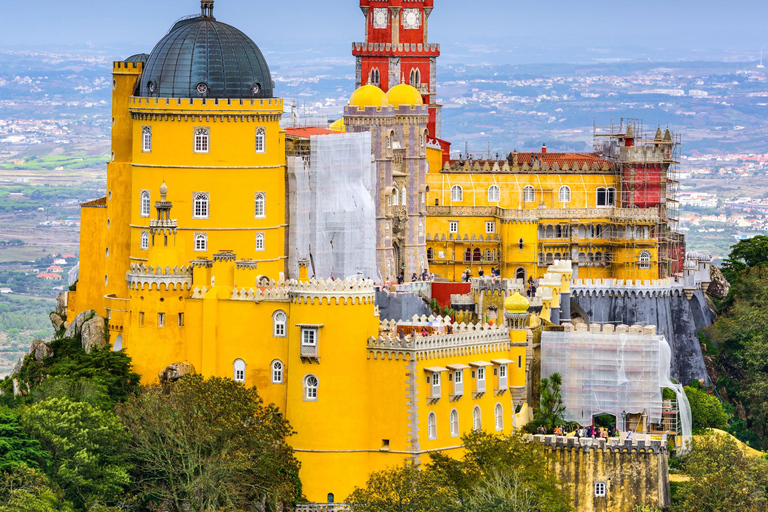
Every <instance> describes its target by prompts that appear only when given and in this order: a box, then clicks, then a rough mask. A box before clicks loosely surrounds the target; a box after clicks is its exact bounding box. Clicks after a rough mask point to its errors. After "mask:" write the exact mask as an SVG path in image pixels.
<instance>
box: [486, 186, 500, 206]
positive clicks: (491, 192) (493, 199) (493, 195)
mask: <svg viewBox="0 0 768 512" xmlns="http://www.w3.org/2000/svg"><path fill="white" fill-rule="evenodd" d="M500 200H501V189H499V187H497V186H496V185H491V186H490V187H488V202H489V203H498V202H499V201H500Z"/></svg>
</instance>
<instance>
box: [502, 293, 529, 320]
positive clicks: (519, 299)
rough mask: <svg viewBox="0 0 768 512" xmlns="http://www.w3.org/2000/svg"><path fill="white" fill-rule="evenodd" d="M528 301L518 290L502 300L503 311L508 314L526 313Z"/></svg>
mask: <svg viewBox="0 0 768 512" xmlns="http://www.w3.org/2000/svg"><path fill="white" fill-rule="evenodd" d="M529 306H530V302H528V299H526V298H525V297H523V296H522V295H520V292H515V293H513V294H512V295H510V296H509V297H507V299H506V300H505V301H504V311H506V312H507V313H510V314H518V315H519V314H524V313H528V307H529Z"/></svg>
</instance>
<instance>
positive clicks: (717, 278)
mask: <svg viewBox="0 0 768 512" xmlns="http://www.w3.org/2000/svg"><path fill="white" fill-rule="evenodd" d="M709 279H710V282H709V287H708V288H707V293H708V294H709V295H710V296H712V297H714V298H716V299H717V300H723V299H724V298H725V297H726V295H728V292H729V291H730V290H731V284H730V283H729V282H728V281H727V280H726V279H725V276H724V275H723V273H722V272H721V271H720V268H719V267H716V266H715V265H710V267H709Z"/></svg>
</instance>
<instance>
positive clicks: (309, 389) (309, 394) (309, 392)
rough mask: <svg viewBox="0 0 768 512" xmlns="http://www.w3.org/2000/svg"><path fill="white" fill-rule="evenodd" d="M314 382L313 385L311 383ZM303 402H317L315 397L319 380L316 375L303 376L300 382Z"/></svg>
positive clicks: (318, 387)
mask: <svg viewBox="0 0 768 512" xmlns="http://www.w3.org/2000/svg"><path fill="white" fill-rule="evenodd" d="M312 380H314V383H313V382H312ZM302 388H303V392H304V401H305V402H317V395H318V391H319V389H320V380H319V379H318V378H317V376H316V375H314V374H312V373H310V374H308V375H305V376H304V379H303V380H302Z"/></svg>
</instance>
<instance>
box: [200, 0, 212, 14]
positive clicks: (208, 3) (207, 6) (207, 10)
mask: <svg viewBox="0 0 768 512" xmlns="http://www.w3.org/2000/svg"><path fill="white" fill-rule="evenodd" d="M200 10H201V11H202V16H203V17H204V18H213V0H200Z"/></svg>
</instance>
